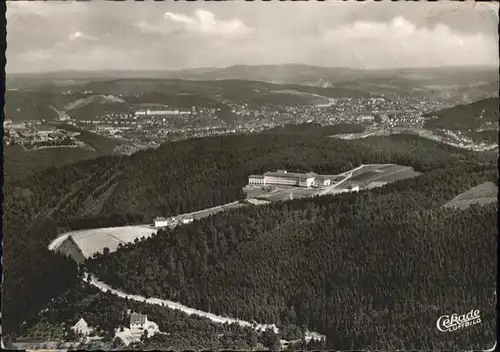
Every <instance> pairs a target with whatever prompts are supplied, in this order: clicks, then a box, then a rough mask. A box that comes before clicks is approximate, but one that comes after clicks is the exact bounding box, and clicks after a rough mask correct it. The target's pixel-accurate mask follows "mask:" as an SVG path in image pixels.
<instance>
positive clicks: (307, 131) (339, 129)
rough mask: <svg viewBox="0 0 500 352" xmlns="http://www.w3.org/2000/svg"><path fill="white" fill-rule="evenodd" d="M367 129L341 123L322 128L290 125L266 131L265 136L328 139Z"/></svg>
mask: <svg viewBox="0 0 500 352" xmlns="http://www.w3.org/2000/svg"><path fill="white" fill-rule="evenodd" d="M364 131H365V127H364V126H363V125H359V124H356V123H339V124H336V125H328V126H322V125H320V124H319V123H315V122H312V123H302V124H288V125H284V126H279V127H275V128H271V129H269V130H265V131H264V132H262V133H263V134H287V135H304V136H310V137H327V136H331V135H334V134H343V133H363V132H364Z"/></svg>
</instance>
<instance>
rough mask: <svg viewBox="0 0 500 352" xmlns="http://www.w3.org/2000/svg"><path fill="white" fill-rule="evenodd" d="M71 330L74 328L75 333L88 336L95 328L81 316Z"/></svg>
mask: <svg viewBox="0 0 500 352" xmlns="http://www.w3.org/2000/svg"><path fill="white" fill-rule="evenodd" d="M71 330H73V332H74V333H75V334H77V335H82V336H88V335H90V333H91V332H92V331H94V329H93V328H91V327H89V325H88V324H87V322H86V321H85V319H83V318H80V320H78V322H77V323H76V324H75V325H73V326H72V327H71Z"/></svg>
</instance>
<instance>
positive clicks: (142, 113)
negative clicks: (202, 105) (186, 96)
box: [135, 109, 191, 117]
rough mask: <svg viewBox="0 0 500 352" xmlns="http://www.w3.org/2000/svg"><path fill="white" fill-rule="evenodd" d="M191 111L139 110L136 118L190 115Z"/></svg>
mask: <svg viewBox="0 0 500 352" xmlns="http://www.w3.org/2000/svg"><path fill="white" fill-rule="evenodd" d="M189 114H191V111H181V110H178V109H175V110H149V109H148V110H139V111H136V112H135V116H136V117H144V116H172V115H189Z"/></svg>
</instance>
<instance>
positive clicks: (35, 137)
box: [4, 120, 86, 150]
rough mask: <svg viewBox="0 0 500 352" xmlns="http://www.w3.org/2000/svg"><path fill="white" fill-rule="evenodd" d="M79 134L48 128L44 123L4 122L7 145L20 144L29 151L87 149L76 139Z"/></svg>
mask: <svg viewBox="0 0 500 352" xmlns="http://www.w3.org/2000/svg"><path fill="white" fill-rule="evenodd" d="M79 134H80V133H79V132H71V131H66V130H64V129H58V128H56V127H53V126H47V125H45V124H44V123H43V122H42V121H36V122H32V121H26V122H23V123H12V122H10V121H8V120H7V121H5V122H4V141H5V144H6V145H12V144H18V145H21V146H22V147H23V148H24V149H29V150H33V149H39V148H49V147H50V148H54V147H81V148H85V147H86V145H85V143H83V142H81V141H80V140H78V139H77V138H76V137H77V136H78V135H79Z"/></svg>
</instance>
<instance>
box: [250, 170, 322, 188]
mask: <svg viewBox="0 0 500 352" xmlns="http://www.w3.org/2000/svg"><path fill="white" fill-rule="evenodd" d="M317 177H318V175H316V174H314V173H312V172H310V173H296V172H288V171H286V170H278V171H276V172H274V171H269V172H266V173H265V174H264V175H250V176H249V177H248V184H249V185H252V186H263V185H277V186H299V187H312V186H314V185H315V179H316V178H317ZM320 182H321V183H322V184H323V185H324V184H325V183H328V181H325V179H323V178H321V181H320Z"/></svg>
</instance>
